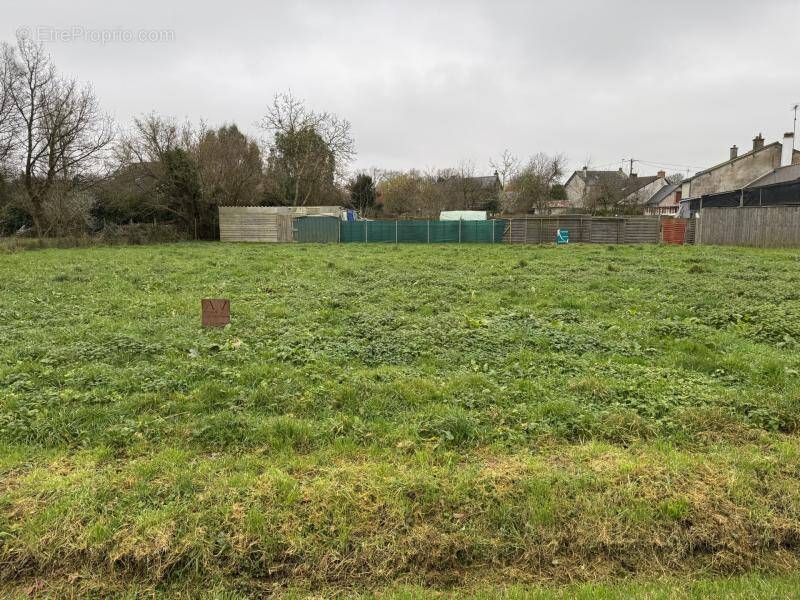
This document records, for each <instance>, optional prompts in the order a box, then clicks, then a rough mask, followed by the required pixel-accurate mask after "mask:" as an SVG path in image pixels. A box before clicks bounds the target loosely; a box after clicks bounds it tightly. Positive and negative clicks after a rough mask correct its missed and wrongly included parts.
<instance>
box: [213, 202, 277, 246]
mask: <svg viewBox="0 0 800 600" xmlns="http://www.w3.org/2000/svg"><path fill="white" fill-rule="evenodd" d="M265 208H268V207H263V206H220V208H219V239H220V241H222V242H291V241H292V216H291V215H289V214H277V213H275V212H272V211H269V210H264V209H265Z"/></svg>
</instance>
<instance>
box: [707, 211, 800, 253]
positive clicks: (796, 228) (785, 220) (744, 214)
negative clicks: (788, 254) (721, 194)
mask: <svg viewBox="0 0 800 600" xmlns="http://www.w3.org/2000/svg"><path fill="white" fill-rule="evenodd" d="M697 243H698V244H707V245H721V246H724V245H731V246H754V247H758V248H797V247H800V206H752V207H750V206H743V207H738V208H703V209H701V211H700V219H699V220H698V225H697Z"/></svg>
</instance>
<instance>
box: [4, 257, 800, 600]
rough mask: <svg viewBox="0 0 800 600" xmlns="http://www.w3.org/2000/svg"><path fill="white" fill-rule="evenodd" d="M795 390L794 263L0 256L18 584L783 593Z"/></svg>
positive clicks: (251, 591)
mask: <svg viewBox="0 0 800 600" xmlns="http://www.w3.org/2000/svg"><path fill="white" fill-rule="evenodd" d="M204 297H227V298H230V299H231V308H232V315H233V322H232V324H231V325H230V326H229V327H227V328H225V329H224V330H205V329H202V328H201V327H200V326H199V308H200V299H201V298H204ZM799 374H800V255H798V253H796V252H791V251H760V250H752V249H733V248H707V247H686V248H671V247H659V246H641V247H639V246H629V247H622V246H608V247H605V246H570V247H563V248H555V247H512V246H506V245H487V246H479V245H463V246H460V245H449V246H413V245H400V246H364V245H330V246H315V245H285V246H258V245H220V244H180V245H171V246H153V247H114V248H109V247H96V248H87V249H73V250H55V249H54V250H40V251H32V252H20V253H17V254H5V255H0V564H2V565H3V568H2V569H0V591H2V590H3V589H5V590H8V591H7V592H6V593H26V590H27V591H30V586H35V587H36V591H37V592H39V593H50V594H52V595H54V596H63V595H66V594H68V593H73V594H75V595H76V596H81V595H91V594H95V595H98V596H104V595H107V594H112V593H114V594H125V593H127V594H129V595H131V594H132V595H138V594H140V593H150V592H153V593H155V592H163V593H173V594H175V595H179V596H180V595H181V594H184V595H188V596H194V595H197V594H199V593H200V592H201V591H203V592H208V594H211V595H212V597H215V596H219V597H239V596H247V595H257V594H261V593H264V592H265V591H275V590H283V591H284V592H285V593H286V594H288V595H291V594H293V593H296V594H302V593H303V592H302V590H316V589H320V588H321V589H325V590H331V592H330V593H334V591H336V592H338V593H341V594H348V595H352V594H369V593H373V592H374V593H379V594H380V595H381V597H398V598H417V597H419V598H427V597H440V596H441V597H449V596H448V594H455V595H456V596H458V595H461V594H468V593H471V594H474V595H475V596H476V597H490V596H494V595H495V594H496V593H497V592H498V590H501V589H507V590H508V592H507V597H509V598H515V597H529V596H530V597H536V598H538V597H542V598H549V597H566V595H576V594H585V595H586V597H596V596H600V597H609V598H616V597H629V596H631V595H632V596H633V597H643V598H645V597H646V598H651V597H652V598H659V597H667V596H665V594H666V595H668V596H669V597H676V596H677V597H687V598H692V597H698V595H699V596H702V595H709V596H713V595H715V594H722V593H723V592H724V593H726V594H730V595H734V594H740V595H741V597H750V596H747V592H748V590H752V591H753V592H754V594H755V593H758V594H761V596H756V597H765V598H766V597H785V596H786V594H784V593H783V590H789V589H794V587H796V584H797V579H796V575H794V573H796V572H798V567H799V566H800V565H798V563H799V562H800V561H798V558H800V553H799V552H798V548H800V477H799V476H800V436H798V429H799V428H800V375H799ZM755 573H761V574H762V575H759V576H755V575H753V574H755ZM732 575H736V576H739V575H744V576H745V578H744V579H741V578H734V579H720V578H724V577H727V576H732ZM665 577H666V578H679V579H667V580H664V578H665ZM632 578H633V579H632ZM648 581H653V583H647V582H648ZM676 581H680V582H681V583H675V582H676ZM568 582H583V583H580V584H575V585H578V586H579V587H574V588H570V587H567V588H564V587H563V585H564V584H567V583H568ZM692 582H694V583H692ZM509 586H510V587H509ZM542 586H544V587H542ZM715 586H717V587H716V588H715ZM725 586H728V587H725ZM40 588H41V589H40ZM453 589H455V590H458V591H457V592H452V591H451V592H448V590H453ZM715 589H716V590H722V591H716V592H715ZM292 590H294V591H292ZM298 590H299V591H298ZM436 590H438V592H437V591H436ZM217 592H219V593H217Z"/></svg>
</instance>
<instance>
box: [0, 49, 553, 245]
mask: <svg viewBox="0 0 800 600" xmlns="http://www.w3.org/2000/svg"><path fill="white" fill-rule="evenodd" d="M0 50H1V56H0V235H12V234H14V233H18V232H21V231H30V232H31V233H32V234H35V235H37V236H40V237H44V236H76V235H83V234H85V233H86V232H89V231H98V230H101V229H103V228H104V227H108V226H109V225H115V226H125V225H127V224H143V223H146V224H167V225H169V226H170V227H173V228H175V229H176V231H178V232H179V233H180V234H181V235H182V236H184V237H191V238H194V239H213V238H215V237H216V236H217V222H216V219H217V207H218V206H258V205H265V206H268V205H289V206H305V205H336V206H347V207H353V208H355V209H357V210H359V211H360V212H361V213H362V214H365V215H367V216H375V215H377V214H381V213H382V214H384V215H387V216H405V217H434V216H436V215H438V213H439V212H440V211H441V210H447V209H480V210H488V211H490V212H499V211H506V212H520V211H523V212H524V211H528V210H531V209H535V208H540V207H543V206H545V205H546V204H547V202H548V201H550V200H551V199H552V198H553V197H558V195H559V193H560V192H563V189H562V190H560V191H559V187H560V186H559V181H560V179H561V178H562V176H563V174H564V164H565V161H564V157H563V156H560V155H559V156H547V155H543V154H539V155H535V156H534V157H532V158H531V159H530V160H528V161H525V162H521V161H519V160H518V159H516V158H515V157H513V156H511V155H510V154H509V153H508V152H506V153H504V154H503V155H502V156H501V157H500V158H499V159H498V160H497V161H492V163H491V167H493V168H494V174H493V175H492V176H486V175H485V174H481V173H478V172H476V169H475V166H474V165H473V164H471V163H462V164H460V165H458V166H457V167H455V168H452V169H441V170H438V171H433V172H427V173H423V172H420V171H416V170H411V171H404V172H398V171H382V170H379V169H373V170H371V171H370V172H359V173H355V174H352V175H351V174H349V172H348V167H349V166H350V164H351V163H352V160H353V158H354V157H355V142H354V139H353V134H352V127H351V124H350V122H349V121H347V120H346V119H343V118H341V117H339V116H337V115H335V114H332V113H329V112H319V111H315V110H312V109H310V108H309V107H307V106H306V104H305V103H304V102H303V101H302V100H300V99H298V98H296V97H295V96H293V95H292V94H291V93H290V92H289V93H282V94H278V95H276V96H275V97H274V98H273V99H272V102H271V103H270V104H269V105H268V106H267V108H266V110H265V114H264V116H263V118H262V119H261V120H260V121H259V122H258V126H259V129H260V131H261V133H262V134H263V137H262V139H261V140H256V139H253V138H251V137H250V136H248V135H246V134H245V133H244V132H242V131H241V130H240V129H239V128H238V127H237V126H236V125H234V124H225V125H222V126H220V127H209V126H208V125H207V124H206V123H205V122H200V123H191V122H188V121H186V122H180V121H178V120H176V119H174V118H172V117H166V116H163V115H159V114H156V113H150V114H146V115H142V116H140V117H138V118H135V119H134V120H133V122H132V123H131V124H130V125H129V126H126V127H119V126H118V125H117V124H115V123H114V122H113V120H112V119H111V118H110V117H109V116H108V115H107V114H106V113H104V112H103V111H102V109H101V107H100V103H99V100H98V98H97V96H96V94H95V92H94V90H93V89H92V87H91V85H89V84H82V83H81V82H79V81H77V80H75V79H72V78H67V77H64V76H62V75H61V74H60V73H59V72H58V70H57V68H56V66H55V64H54V63H53V60H52V58H51V56H50V55H49V54H48V53H47V52H46V51H45V49H44V47H43V46H42V45H41V44H37V43H35V42H33V41H32V40H30V39H29V38H26V37H18V38H17V40H16V43H15V44H8V43H3V44H2V48H0Z"/></svg>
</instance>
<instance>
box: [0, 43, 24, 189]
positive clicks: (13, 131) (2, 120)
mask: <svg viewBox="0 0 800 600" xmlns="http://www.w3.org/2000/svg"><path fill="white" fill-rule="evenodd" d="M14 73H15V64H14V51H13V49H12V48H11V46H9V45H8V44H5V43H4V44H2V46H0V177H2V176H3V173H4V170H5V168H6V167H7V166H8V165H7V162H8V160H9V159H10V155H11V149H12V148H13V146H14V144H15V142H16V141H17V140H18V137H17V135H18V134H19V124H20V119H19V113H18V112H17V110H16V107H15V106H14V100H13V90H12V86H14V85H16V78H15V77H14Z"/></svg>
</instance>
